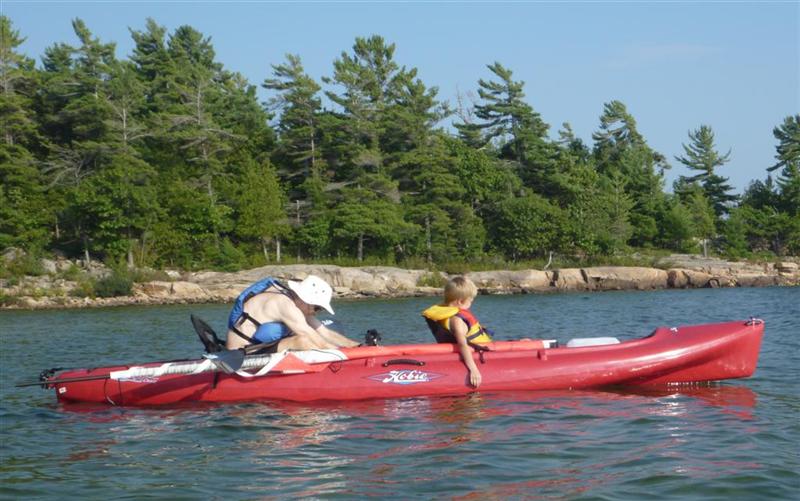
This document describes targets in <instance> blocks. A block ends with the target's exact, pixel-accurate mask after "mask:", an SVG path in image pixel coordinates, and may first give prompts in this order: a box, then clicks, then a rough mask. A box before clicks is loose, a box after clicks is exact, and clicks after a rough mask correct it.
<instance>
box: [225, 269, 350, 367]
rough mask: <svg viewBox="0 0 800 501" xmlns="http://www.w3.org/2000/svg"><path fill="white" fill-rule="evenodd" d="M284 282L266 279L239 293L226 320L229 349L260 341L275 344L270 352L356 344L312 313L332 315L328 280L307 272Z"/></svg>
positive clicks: (331, 295) (330, 291)
mask: <svg viewBox="0 0 800 501" xmlns="http://www.w3.org/2000/svg"><path fill="white" fill-rule="evenodd" d="M287 284H288V285H283V284H282V283H280V282H278V281H277V280H275V279H273V278H265V279H263V280H260V281H259V282H256V283H255V284H253V285H252V286H250V287H248V288H247V289H245V290H244V291H243V292H242V293H241V294H240V295H239V297H238V298H237V299H236V303H235V304H234V306H233V310H232V311H231V314H230V318H229V319H228V338H227V342H226V347H227V348H228V349H229V350H233V349H238V348H242V347H245V346H249V345H253V344H263V343H275V344H274V345H273V346H272V347H271V348H270V350H269V351H272V352H275V351H283V350H311V349H330V348H341V347H350V346H358V343H357V342H355V341H352V340H350V339H348V338H346V337H345V336H343V335H341V334H339V333H338V332H336V331H334V330H332V329H328V328H327V327H325V326H324V325H323V324H322V323H321V322H320V321H319V320H317V318H316V317H315V316H314V314H315V313H316V312H317V311H319V310H321V309H324V310H326V311H328V312H329V313H330V314H331V315H333V308H331V298H332V297H333V290H332V289H331V286H330V285H328V283H327V282H325V281H324V280H322V279H321V278H319V277H317V276H314V275H309V276H308V277H306V278H305V279H304V280H303V281H301V282H296V281H294V280H289V281H288V282H287Z"/></svg>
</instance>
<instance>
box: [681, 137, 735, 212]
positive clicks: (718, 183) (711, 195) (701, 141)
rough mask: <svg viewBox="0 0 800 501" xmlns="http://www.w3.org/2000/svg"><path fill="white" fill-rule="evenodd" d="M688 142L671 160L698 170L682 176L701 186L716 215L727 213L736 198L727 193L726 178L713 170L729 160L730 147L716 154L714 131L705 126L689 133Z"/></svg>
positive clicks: (730, 187)
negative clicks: (678, 154) (679, 153)
mask: <svg viewBox="0 0 800 501" xmlns="http://www.w3.org/2000/svg"><path fill="white" fill-rule="evenodd" d="M689 139H691V141H692V142H691V144H689V145H686V144H684V145H683V151H684V153H685V155H684V156H677V157H675V159H676V160H677V161H678V162H680V163H682V164H683V165H685V166H686V167H688V168H689V169H691V170H695V171H699V172H698V174H696V175H694V176H691V177H688V178H686V181H687V182H689V183H692V182H697V183H700V185H701V186H702V187H703V191H704V192H705V195H706V197H707V198H708V200H709V201H710V202H711V204H712V206H713V207H714V212H715V213H716V214H717V218H719V217H721V216H722V215H723V214H727V211H728V207H729V206H730V204H731V203H732V202H734V201H736V199H737V198H738V197H737V196H736V195H734V194H731V193H730V191H731V190H733V187H732V186H731V185H729V184H728V178H725V177H721V176H719V175H718V174H716V172H715V171H716V169H717V168H718V167H722V166H723V165H725V164H726V163H727V162H728V160H729V159H730V155H731V152H730V150H729V151H728V152H727V153H726V154H724V155H720V154H719V153H718V152H717V151H716V149H715V145H714V131H713V130H712V129H711V127H709V126H707V125H701V126H700V128H699V129H696V130H694V131H691V132H689Z"/></svg>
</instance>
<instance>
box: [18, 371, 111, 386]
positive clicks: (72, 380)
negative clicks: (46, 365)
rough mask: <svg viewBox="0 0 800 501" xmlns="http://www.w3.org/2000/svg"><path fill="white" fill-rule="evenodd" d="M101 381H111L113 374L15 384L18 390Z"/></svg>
mask: <svg viewBox="0 0 800 501" xmlns="http://www.w3.org/2000/svg"><path fill="white" fill-rule="evenodd" d="M100 379H111V374H103V375H102V376H81V377H68V378H64V379H44V380H42V381H37V382H35V383H20V384H15V385H14V386H15V387H16V388H22V387H23V386H46V385H54V384H58V383H79V382H81V381H98V380H100Z"/></svg>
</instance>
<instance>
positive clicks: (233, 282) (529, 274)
mask: <svg viewBox="0 0 800 501" xmlns="http://www.w3.org/2000/svg"><path fill="white" fill-rule="evenodd" d="M661 264H662V263H659V265H661ZM663 264H664V267H663V268H648V267H631V266H597V267H587V268H562V269H555V270H514V271H511V270H494V271H479V272H471V273H466V275H467V276H469V277H470V278H471V279H472V280H473V281H474V282H475V284H476V285H477V286H478V289H479V291H480V293H481V294H527V293H552V292H570V291H577V292H582V291H609V290H659V289H689V288H713V287H768V286H798V285H800V269H799V268H800V266H799V265H798V262H797V258H787V259H785V260H782V261H778V262H775V263H759V264H752V263H746V262H729V261H722V260H719V259H714V258H702V257H700V256H693V255H673V256H670V257H669V258H664V263H663ZM309 274H314V275H318V276H320V277H322V278H324V279H325V280H327V281H328V282H329V283H331V285H332V286H333V287H334V290H335V296H336V297H338V298H391V297H413V296H436V295H439V294H440V293H441V284H443V283H444V281H445V280H446V279H447V277H448V276H449V275H447V274H445V273H442V272H431V271H427V270H406V269H401V268H393V267H387V266H364V267H354V268H346V267H340V266H334V265H314V264H307V265H306V264H296V265H286V266H281V265H274V266H264V267H260V268H254V269H250V270H244V271H239V272H233V273H225V272H212V271H205V272H169V278H170V280H155V281H150V282H145V283H137V284H134V286H133V294H132V295H129V296H119V297H110V298H89V297H75V294H74V292H72V291H74V290H75V288H76V287H77V284H76V283H70V282H69V281H67V280H64V279H58V278H55V276H56V275H47V276H44V277H26V278H25V279H23V280H21V281H20V282H19V283H18V284H16V285H15V286H7V284H5V283H3V282H2V281H0V297H5V298H6V300H5V301H4V303H5V304H4V305H3V306H0V308H1V309H23V310H36V309H67V308H97V307H106V306H125V305H170V304H190V303H229V302H232V301H233V300H234V299H235V298H236V296H238V294H239V293H240V292H241V291H242V290H243V289H244V288H245V287H247V286H248V285H250V284H251V283H253V282H255V281H256V280H259V279H261V278H263V277H266V276H274V277H279V278H283V279H302V278H304V277H305V276H307V275H309ZM9 299H11V300H10V301H9Z"/></svg>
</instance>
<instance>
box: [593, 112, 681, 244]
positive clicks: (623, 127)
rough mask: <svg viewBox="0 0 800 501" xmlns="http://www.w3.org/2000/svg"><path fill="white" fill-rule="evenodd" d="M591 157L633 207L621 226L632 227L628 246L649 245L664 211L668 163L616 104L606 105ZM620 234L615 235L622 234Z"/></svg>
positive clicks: (630, 116)
mask: <svg viewBox="0 0 800 501" xmlns="http://www.w3.org/2000/svg"><path fill="white" fill-rule="evenodd" d="M592 138H593V139H594V140H595V145H594V150H593V157H594V161H595V165H596V168H597V170H598V171H599V172H600V173H601V174H603V175H604V176H606V177H608V178H609V179H613V182H612V184H613V185H614V186H618V185H619V183H622V184H621V186H623V187H624V190H625V192H626V194H627V195H628V197H629V199H630V200H631V201H632V202H633V207H632V208H631V211H630V213H629V215H628V218H627V221H626V223H625V224H628V223H630V225H631V228H632V233H631V239H632V240H631V243H632V244H634V245H640V246H645V245H650V244H651V243H652V242H653V239H654V238H655V237H656V236H657V234H658V226H657V221H658V218H659V215H660V214H663V212H664V210H665V199H664V192H663V183H664V170H665V169H668V168H669V164H668V163H667V162H666V159H665V158H664V156H663V155H661V154H660V153H658V152H657V151H654V150H653V149H651V148H650V147H649V146H648V145H647V142H646V141H645V139H644V137H643V136H642V135H641V134H640V133H639V131H638V129H637V127H636V120H635V119H634V118H633V116H632V115H631V114H630V113H628V110H627V108H626V107H625V105H624V104H623V103H621V102H620V101H611V102H610V103H606V104H605V105H604V108H603V114H602V115H601V116H600V130H599V131H598V132H595V133H593V134H592ZM624 233H625V232H624V231H621V232H618V234H624Z"/></svg>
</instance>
